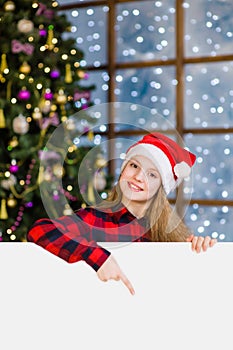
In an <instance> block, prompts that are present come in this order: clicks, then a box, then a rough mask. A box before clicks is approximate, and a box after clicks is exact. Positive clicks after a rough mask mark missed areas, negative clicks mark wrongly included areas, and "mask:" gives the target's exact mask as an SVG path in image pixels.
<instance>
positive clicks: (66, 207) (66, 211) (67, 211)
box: [63, 204, 73, 215]
mask: <svg viewBox="0 0 233 350" xmlns="http://www.w3.org/2000/svg"><path fill="white" fill-rule="evenodd" d="M72 214H73V210H72V209H71V207H70V206H69V204H66V205H65V209H64V210H63V215H72Z"/></svg>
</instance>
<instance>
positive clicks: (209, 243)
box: [186, 235, 217, 253]
mask: <svg viewBox="0 0 233 350" xmlns="http://www.w3.org/2000/svg"><path fill="white" fill-rule="evenodd" d="M186 242H191V243H192V250H193V251H196V252H197V253H200V252H201V250H203V251H204V252H205V251H206V250H207V248H209V247H213V245H214V244H215V243H217V239H215V238H211V237H210V236H206V237H202V236H194V235H190V236H189V237H188V238H187V239H186Z"/></svg>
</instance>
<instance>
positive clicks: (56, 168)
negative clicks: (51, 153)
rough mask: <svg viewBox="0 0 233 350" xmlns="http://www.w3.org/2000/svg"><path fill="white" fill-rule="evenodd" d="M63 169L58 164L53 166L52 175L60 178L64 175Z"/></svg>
mask: <svg viewBox="0 0 233 350" xmlns="http://www.w3.org/2000/svg"><path fill="white" fill-rule="evenodd" d="M64 172H65V169H64V168H63V166H61V165H60V164H55V165H54V166H53V174H54V175H55V176H56V177H57V178H59V179H60V178H62V177H63V175H64Z"/></svg>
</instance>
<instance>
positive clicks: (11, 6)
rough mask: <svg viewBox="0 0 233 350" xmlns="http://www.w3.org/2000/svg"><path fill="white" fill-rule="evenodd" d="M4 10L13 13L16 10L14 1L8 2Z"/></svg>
mask: <svg viewBox="0 0 233 350" xmlns="http://www.w3.org/2000/svg"><path fill="white" fill-rule="evenodd" d="M4 10H5V11H8V12H11V11H14V10H15V3H14V2H13V1H6V2H5V4H4Z"/></svg>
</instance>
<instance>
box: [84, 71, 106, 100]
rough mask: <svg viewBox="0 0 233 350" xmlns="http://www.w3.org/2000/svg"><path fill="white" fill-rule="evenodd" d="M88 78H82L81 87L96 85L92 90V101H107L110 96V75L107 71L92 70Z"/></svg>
mask: <svg viewBox="0 0 233 350" xmlns="http://www.w3.org/2000/svg"><path fill="white" fill-rule="evenodd" d="M88 76H89V77H88V79H87V80H84V79H82V80H80V82H79V84H80V86H81V87H89V86H94V89H93V90H92V91H91V101H92V102H93V103H94V104H100V103H106V102H107V97H108V81H109V75H108V73H107V72H105V71H91V72H89V73H88Z"/></svg>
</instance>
